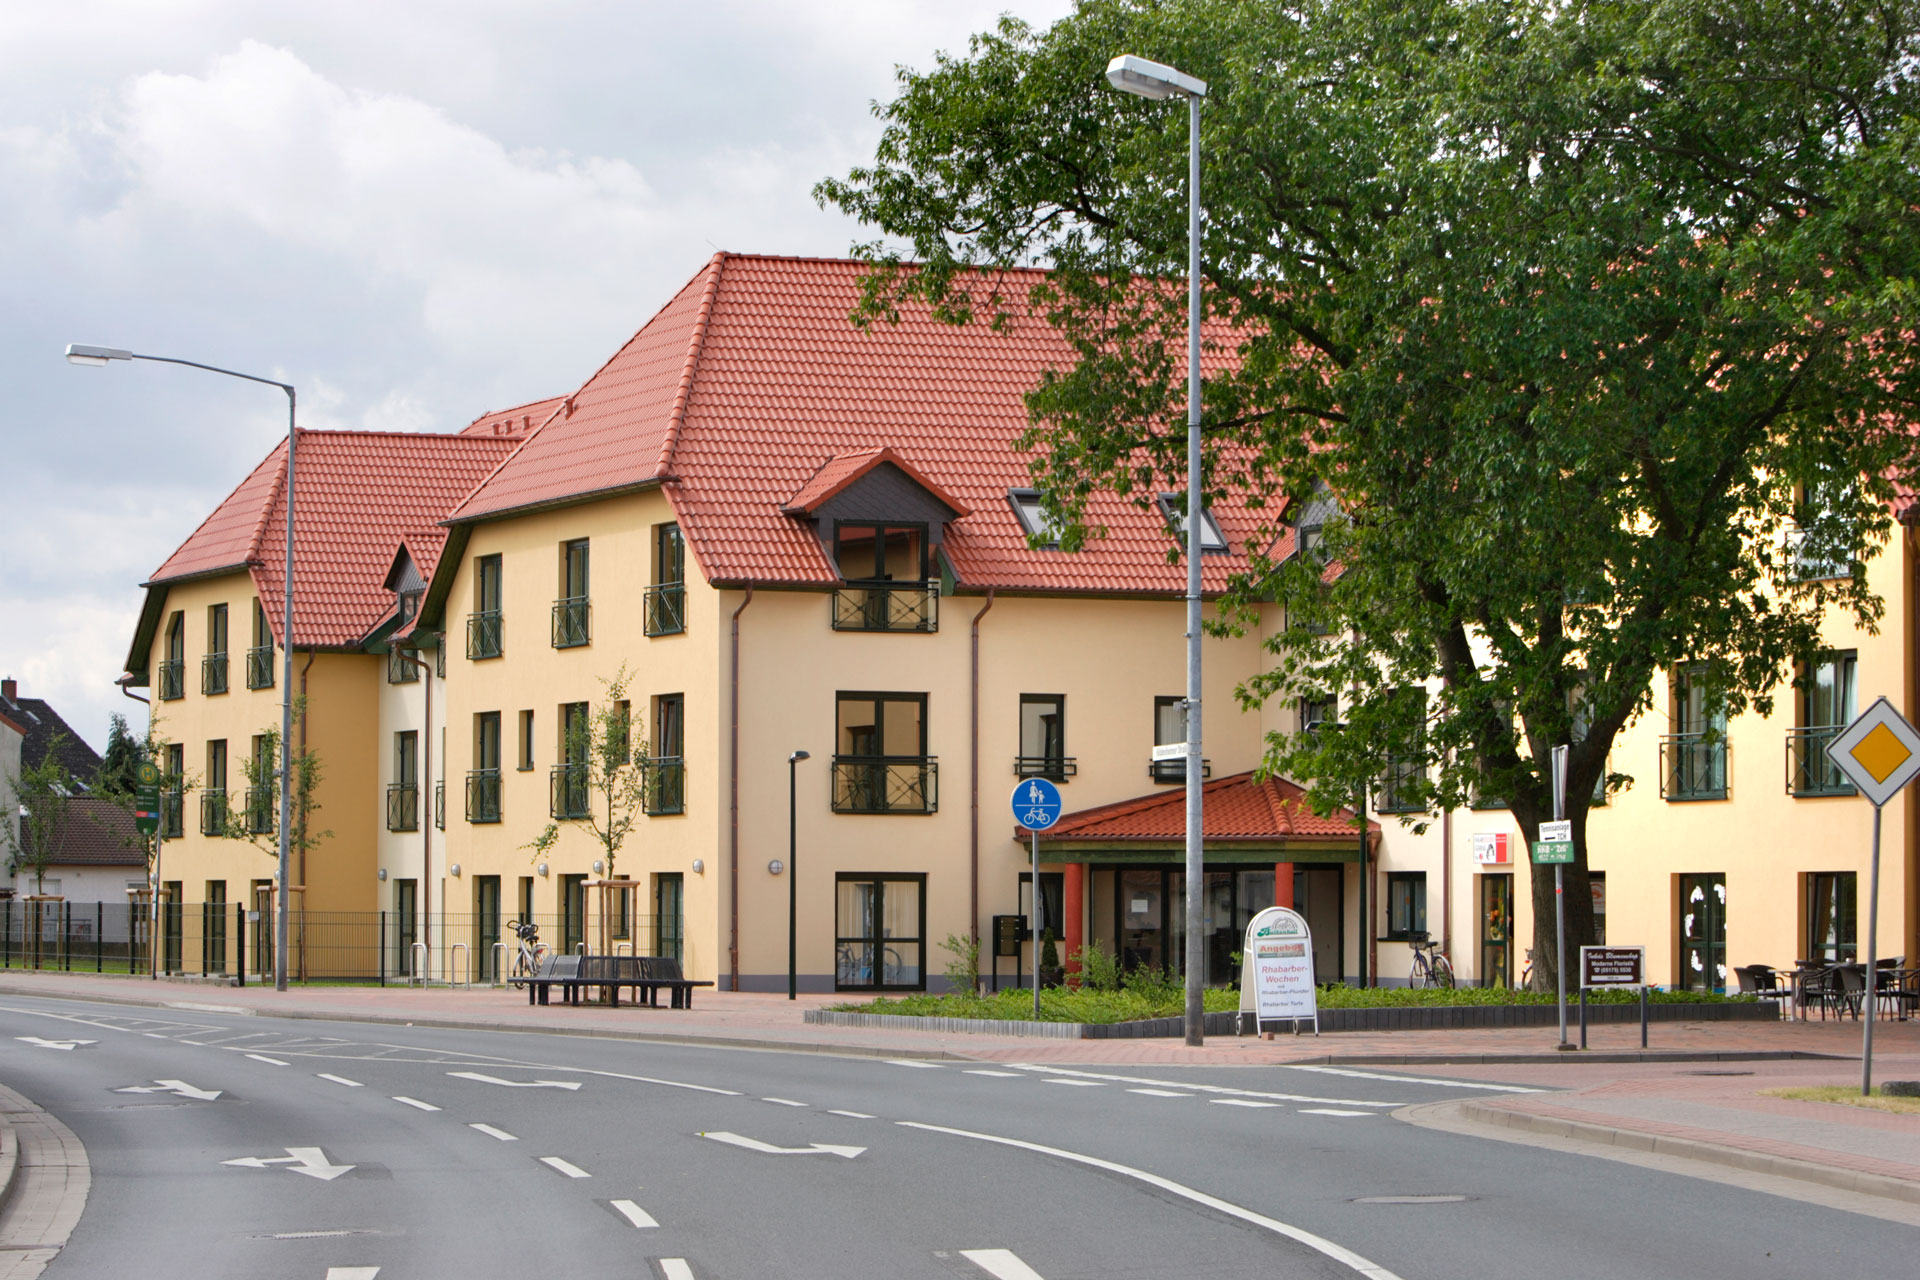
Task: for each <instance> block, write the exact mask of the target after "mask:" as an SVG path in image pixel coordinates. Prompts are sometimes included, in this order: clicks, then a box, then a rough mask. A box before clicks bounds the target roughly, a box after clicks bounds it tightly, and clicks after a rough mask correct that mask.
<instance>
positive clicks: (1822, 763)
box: [1787, 724, 1859, 796]
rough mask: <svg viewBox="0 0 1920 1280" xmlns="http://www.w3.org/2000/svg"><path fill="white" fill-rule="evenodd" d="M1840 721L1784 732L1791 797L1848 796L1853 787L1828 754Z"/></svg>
mask: <svg viewBox="0 0 1920 1280" xmlns="http://www.w3.org/2000/svg"><path fill="white" fill-rule="evenodd" d="M1845 728H1846V726H1845V725H1843V724H1835V725H1826V726H1823V727H1820V728H1814V729H1789V730H1788V731H1787V794H1788V795H1793V796H1851V795H1857V794H1859V793H1858V792H1857V791H1855V790H1854V786H1853V784H1852V783H1851V782H1848V781H1847V776H1846V775H1845V774H1844V773H1841V772H1840V769H1839V767H1838V766H1837V765H1835V764H1834V763H1833V757H1832V756H1830V755H1829V754H1828V748H1829V747H1830V746H1831V745H1832V744H1833V740H1834V739H1835V738H1836V737H1838V736H1839V735H1840V733H1841V732H1842V731H1843V730H1844V729H1845Z"/></svg>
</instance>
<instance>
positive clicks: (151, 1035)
mask: <svg viewBox="0 0 1920 1280" xmlns="http://www.w3.org/2000/svg"><path fill="white" fill-rule="evenodd" d="M141 1034H142V1035H144V1036H146V1038H147V1039H149V1040H171V1039H172V1038H173V1037H171V1036H163V1035H161V1034H160V1033H159V1032H158V1031H143V1032H141Z"/></svg>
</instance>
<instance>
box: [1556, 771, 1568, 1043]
mask: <svg viewBox="0 0 1920 1280" xmlns="http://www.w3.org/2000/svg"><path fill="white" fill-rule="evenodd" d="M1566 817H1567V749H1566V748H1565V747H1555V748H1554V749H1553V820H1554V822H1555V823H1560V822H1564V821H1566ZM1569 834H1571V833H1569ZM1566 873H1567V864H1566V863H1564V862H1556V863H1554V864H1553V934H1554V943H1553V972H1554V985H1555V987H1556V988H1557V994H1558V1000H1557V1003H1558V1004H1559V1006H1560V1044H1559V1047H1560V1048H1561V1049H1563V1050H1564V1049H1571V1048H1573V1046H1572V1045H1571V1044H1569V1043H1568V1042H1567V875H1566Z"/></svg>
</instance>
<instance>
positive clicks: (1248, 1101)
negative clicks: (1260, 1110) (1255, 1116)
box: [1207, 1098, 1280, 1107]
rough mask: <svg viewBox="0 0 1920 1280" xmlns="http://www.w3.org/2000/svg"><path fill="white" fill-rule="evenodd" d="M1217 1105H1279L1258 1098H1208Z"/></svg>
mask: <svg viewBox="0 0 1920 1280" xmlns="http://www.w3.org/2000/svg"><path fill="white" fill-rule="evenodd" d="M1207 1101H1208V1102H1211V1103H1213V1105H1215V1106H1216V1107H1277V1106H1279V1105H1280V1104H1279V1103H1277V1102H1262V1101H1260V1099H1258V1098H1208V1099H1207Z"/></svg>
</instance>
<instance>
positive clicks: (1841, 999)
mask: <svg viewBox="0 0 1920 1280" xmlns="http://www.w3.org/2000/svg"><path fill="white" fill-rule="evenodd" d="M1833 976H1834V977H1835V978H1836V979H1838V982H1837V984H1836V985H1835V987H1834V988H1833V990H1832V994H1831V997H1830V998H1831V999H1832V1000H1833V1001H1834V1015H1835V1016H1836V1017H1837V1016H1839V1014H1840V1012H1841V1011H1842V1010H1844V1011H1845V1012H1847V1013H1851V1014H1852V1015H1853V1016H1854V1018H1855V1019H1856V1020H1857V1019H1858V1018H1859V1017H1860V1006H1861V1005H1863V1004H1865V1003H1866V999H1867V966H1865V965H1863V964H1843V965H1840V966H1838V967H1837V968H1835V969H1834V970H1833ZM1868 1016H1869V1017H1871V1016H1872V1011H1871V1010H1869V1011H1868Z"/></svg>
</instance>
